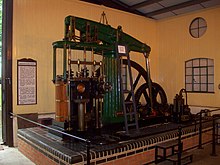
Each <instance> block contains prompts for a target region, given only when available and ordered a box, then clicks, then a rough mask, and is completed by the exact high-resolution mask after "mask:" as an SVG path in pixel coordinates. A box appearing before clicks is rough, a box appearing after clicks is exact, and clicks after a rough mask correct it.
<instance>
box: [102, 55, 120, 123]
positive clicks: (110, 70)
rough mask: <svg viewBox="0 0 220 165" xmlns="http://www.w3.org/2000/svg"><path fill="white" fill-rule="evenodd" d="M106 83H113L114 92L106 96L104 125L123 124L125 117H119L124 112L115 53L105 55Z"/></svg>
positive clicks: (103, 116) (103, 115)
mask: <svg viewBox="0 0 220 165" xmlns="http://www.w3.org/2000/svg"><path fill="white" fill-rule="evenodd" d="M104 56H105V58H104V64H105V75H106V81H107V82H111V85H112V90H111V91H110V92H107V93H106V94H105V96H104V109H103V113H102V120H103V123H104V124H111V123H118V122H123V120H124V117H118V116H117V112H121V111H122V104H121V94H120V86H119V83H118V64H117V63H118V61H117V58H116V57H115V51H108V52H105V53H104Z"/></svg>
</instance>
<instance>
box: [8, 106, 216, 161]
mask: <svg viewBox="0 0 220 165" xmlns="http://www.w3.org/2000/svg"><path fill="white" fill-rule="evenodd" d="M216 111H220V108H218V109H214V110H209V109H203V110H201V111H200V112H199V113H197V114H196V115H195V116H197V117H199V119H198V120H194V122H195V123H192V124H187V125H185V126H183V125H181V126H179V127H178V128H172V129H169V130H166V131H177V132H178V142H179V145H178V148H179V150H178V153H177V154H178V164H181V155H182V152H183V146H182V136H183V133H182V132H183V129H184V128H189V127H191V126H195V131H197V125H198V126H199V127H198V136H199V142H198V145H196V146H193V147H192V148H190V149H193V148H196V147H198V149H202V148H203V147H202V145H203V144H207V143H212V153H211V155H212V156H216V155H217V154H216V140H217V139H216V137H219V136H220V135H218V134H216V128H217V127H216V120H218V119H220V115H219V116H216V115H213V116H212V117H210V119H209V120H203V118H202V115H203V114H205V113H207V112H209V113H212V112H216ZM11 115H12V116H13V117H18V118H20V119H22V120H26V121H28V122H31V123H33V124H36V125H38V126H41V127H43V128H46V129H48V130H52V131H55V132H57V133H60V134H63V135H66V136H69V137H71V138H74V139H77V140H80V141H82V142H84V143H85V144H86V151H87V165H90V147H91V141H90V140H88V139H84V138H81V137H78V136H75V135H71V134H68V133H66V132H63V131H60V130H56V129H54V128H51V127H48V126H45V125H43V124H40V123H38V122H35V121H32V120H30V119H27V118H25V117H22V116H20V115H17V114H14V113H11ZM207 122H212V140H211V141H209V142H206V143H203V142H202V135H203V131H202V129H203V124H204V123H207ZM160 133H161V132H160ZM156 134H158V133H153V134H150V135H148V136H151V135H156ZM187 150H189V149H187Z"/></svg>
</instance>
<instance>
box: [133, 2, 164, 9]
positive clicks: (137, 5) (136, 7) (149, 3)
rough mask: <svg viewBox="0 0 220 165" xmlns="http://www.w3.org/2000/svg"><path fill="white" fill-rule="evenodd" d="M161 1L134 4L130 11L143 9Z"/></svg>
mask: <svg viewBox="0 0 220 165" xmlns="http://www.w3.org/2000/svg"><path fill="white" fill-rule="evenodd" d="M160 1H162V0H148V1H144V2H141V3H137V4H134V5H132V6H130V7H131V9H138V8H141V7H144V6H148V5H152V4H154V3H158V2H160Z"/></svg>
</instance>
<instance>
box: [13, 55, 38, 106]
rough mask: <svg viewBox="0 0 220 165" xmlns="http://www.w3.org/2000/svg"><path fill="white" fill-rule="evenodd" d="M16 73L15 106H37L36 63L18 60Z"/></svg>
mask: <svg viewBox="0 0 220 165" xmlns="http://www.w3.org/2000/svg"><path fill="white" fill-rule="evenodd" d="M17 72H18V73H17V104H18V105H32V104H37V61H35V60H33V59H29V58H28V59H26V58H24V59H20V60H18V61H17Z"/></svg>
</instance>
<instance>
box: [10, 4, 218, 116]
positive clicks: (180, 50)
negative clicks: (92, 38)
mask: <svg viewBox="0 0 220 165" xmlns="http://www.w3.org/2000/svg"><path fill="white" fill-rule="evenodd" d="M103 11H104V12H105V13H106V14H107V18H108V22H109V24H110V25H111V26H112V27H114V28H117V26H118V25H121V26H122V27H123V31H124V32H126V33H128V34H130V35H131V36H133V37H135V38H137V39H138V40H140V41H142V42H144V43H147V44H148V45H150V46H151V48H152V52H151V54H150V62H151V77H152V80H153V81H156V82H158V83H159V84H161V85H162V87H163V88H164V90H165V92H166V93H167V97H168V100H169V102H170V103H172V100H173V98H174V96H175V94H176V93H178V92H179V90H180V89H181V88H183V87H184V76H185V71H184V64H185V61H186V60H188V59H191V58H197V57H208V58H213V59H214V62H215V93H214V94H192V93H190V94H189V104H190V105H204V106H220V102H219V100H220V91H219V89H218V88H217V86H218V84H219V83H220V69H219V66H220V56H219V54H220V46H219V38H220V31H219V27H220V19H219V16H220V8H215V9H208V10H203V11H200V12H195V13H191V14H187V15H183V16H178V17H174V18H169V19H166V20H161V21H154V20H150V19H147V18H144V17H141V16H137V15H133V14H129V13H126V12H122V11H118V10H114V9H110V8H106V7H104V6H97V5H92V4H88V3H84V2H79V1H77V0H14V13H13V107H14V109H13V110H14V112H15V113H31V112H39V113H48V112H54V111H55V106H54V102H55V100H54V97H55V96H54V95H55V94H54V85H53V83H52V82H51V80H52V45H51V44H52V42H54V41H56V40H61V39H62V38H63V31H64V24H63V22H64V18H65V17H66V16H67V15H73V16H78V17H82V18H86V19H91V20H94V21H97V22H99V20H100V17H101V13H102V12H103ZM195 17H203V18H205V19H206V21H207V24H208V29H207V32H206V33H205V35H204V36H202V37H201V38H199V39H194V38H192V37H191V36H190V34H189V30H188V29H189V25H190V23H191V21H192V20H193V19H194V18H195ZM21 58H33V59H35V60H37V64H38V68H37V89H38V90H37V93H38V95H37V102H38V103H37V105H27V106H21V105H19V106H18V105H17V65H16V64H17V60H18V59H21ZM132 59H133V60H136V61H137V62H138V63H140V64H142V65H143V66H145V63H144V60H143V59H144V58H143V57H142V56H141V55H137V56H136V55H133V56H132Z"/></svg>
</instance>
